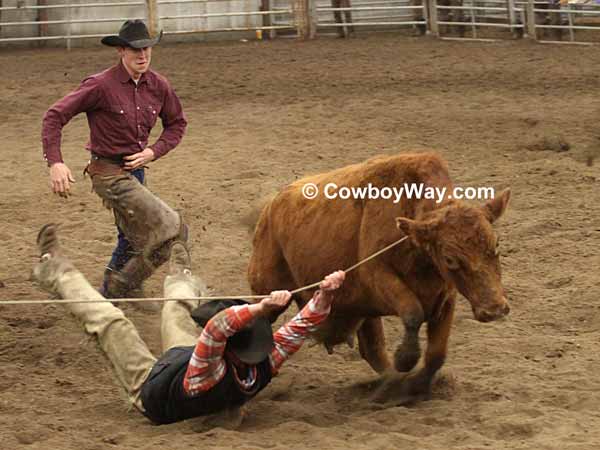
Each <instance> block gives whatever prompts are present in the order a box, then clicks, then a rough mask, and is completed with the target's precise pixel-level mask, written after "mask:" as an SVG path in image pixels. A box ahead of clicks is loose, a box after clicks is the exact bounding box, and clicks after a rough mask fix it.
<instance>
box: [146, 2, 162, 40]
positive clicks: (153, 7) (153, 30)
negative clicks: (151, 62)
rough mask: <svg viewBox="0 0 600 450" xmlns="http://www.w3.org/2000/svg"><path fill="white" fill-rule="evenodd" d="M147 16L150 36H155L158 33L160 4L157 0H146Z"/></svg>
mask: <svg viewBox="0 0 600 450" xmlns="http://www.w3.org/2000/svg"><path fill="white" fill-rule="evenodd" d="M146 12H147V14H146V17H147V18H148V19H147V21H148V31H149V32H150V36H151V37H154V36H156V35H157V34H158V26H159V23H158V5H157V4H156V0H146Z"/></svg>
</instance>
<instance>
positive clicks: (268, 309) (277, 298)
mask: <svg viewBox="0 0 600 450" xmlns="http://www.w3.org/2000/svg"><path fill="white" fill-rule="evenodd" d="M291 299H292V294H291V293H290V291H273V292H271V295H269V296H268V297H266V298H263V299H262V300H261V301H260V303H259V304H258V305H260V312H261V315H263V316H268V315H270V314H271V313H274V312H277V311H279V310H280V309H283V308H285V307H286V306H287V305H288V303H289V302H290V300H291Z"/></svg>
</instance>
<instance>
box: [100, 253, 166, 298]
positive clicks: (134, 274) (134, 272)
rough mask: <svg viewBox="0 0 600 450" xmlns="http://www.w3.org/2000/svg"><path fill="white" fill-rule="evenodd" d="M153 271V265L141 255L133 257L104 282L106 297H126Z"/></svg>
mask: <svg viewBox="0 0 600 450" xmlns="http://www.w3.org/2000/svg"><path fill="white" fill-rule="evenodd" d="M154 270H155V267H154V265H153V264H152V263H151V262H150V261H149V260H148V259H146V258H144V256H143V255H136V256H134V257H133V258H131V259H130V260H129V261H127V264H125V266H124V267H123V268H122V269H121V270H120V271H118V272H117V271H112V272H111V273H110V275H109V277H108V279H107V282H106V297H107V298H125V297H127V295H128V294H129V293H130V292H131V291H132V290H134V289H139V288H140V287H141V285H142V283H143V281H144V280H145V279H146V278H148V277H149V276H150V275H152V273H154Z"/></svg>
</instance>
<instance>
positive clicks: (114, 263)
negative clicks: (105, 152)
mask: <svg viewBox="0 0 600 450" xmlns="http://www.w3.org/2000/svg"><path fill="white" fill-rule="evenodd" d="M130 173H131V175H133V176H134V177H135V178H136V179H137V180H138V181H139V182H140V183H142V184H144V175H145V174H144V168H143V167H142V168H139V169H135V170H132V171H131V172H130ZM117 231H118V232H119V234H118V235H117V246H116V247H115V249H114V251H113V254H112V257H111V259H110V262H109V263H108V268H110V269H112V270H115V271H117V272H118V271H120V270H121V269H122V268H123V266H125V264H127V261H129V260H130V259H131V257H132V256H133V255H134V252H133V249H132V248H131V244H130V243H129V241H128V240H127V238H126V237H125V235H124V234H123V231H122V230H121V229H120V228H119V227H117Z"/></svg>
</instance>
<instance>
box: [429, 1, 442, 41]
mask: <svg viewBox="0 0 600 450" xmlns="http://www.w3.org/2000/svg"><path fill="white" fill-rule="evenodd" d="M428 3H429V6H430V8H431V9H430V10H429V21H430V24H429V29H430V30H431V33H432V34H433V35H434V36H435V37H438V38H439V37H440V27H439V25H438V10H437V0H429V1H428Z"/></svg>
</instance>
